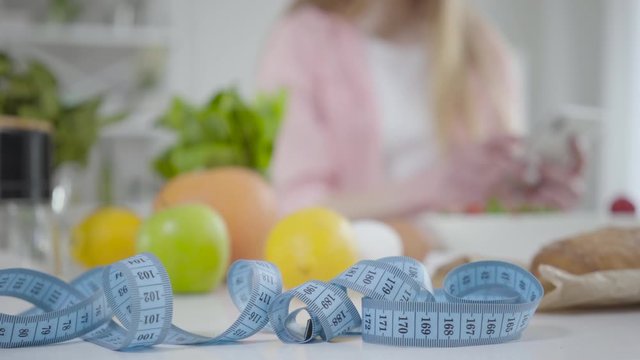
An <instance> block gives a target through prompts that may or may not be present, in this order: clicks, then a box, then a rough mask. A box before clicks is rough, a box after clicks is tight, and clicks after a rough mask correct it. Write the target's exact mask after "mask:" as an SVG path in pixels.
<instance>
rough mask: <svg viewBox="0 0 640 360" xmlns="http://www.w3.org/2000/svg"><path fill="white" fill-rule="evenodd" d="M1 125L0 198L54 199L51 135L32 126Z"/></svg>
mask: <svg viewBox="0 0 640 360" xmlns="http://www.w3.org/2000/svg"><path fill="white" fill-rule="evenodd" d="M4 125H5V126H0V200H4V199H14V200H32V201H42V200H48V199H50V198H51V169H52V162H51V156H52V150H51V149H52V144H51V134H50V133H49V132H47V131H43V130H42V129H41V128H34V127H30V126H6V123H5V124H4Z"/></svg>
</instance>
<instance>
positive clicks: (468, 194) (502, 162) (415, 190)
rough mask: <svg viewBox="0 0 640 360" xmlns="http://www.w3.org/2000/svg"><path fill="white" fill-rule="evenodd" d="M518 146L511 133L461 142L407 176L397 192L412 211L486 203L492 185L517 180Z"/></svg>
mask: <svg viewBox="0 0 640 360" xmlns="http://www.w3.org/2000/svg"><path fill="white" fill-rule="evenodd" d="M521 146H522V142H521V141H520V140H519V139H517V138H515V137H512V136H497V137H494V138H492V139H490V140H488V141H486V142H484V143H481V144H468V145H465V146H463V147H461V148H458V149H456V150H454V151H453V152H452V153H451V154H450V155H449V156H447V157H446V158H445V159H443V161H442V162H441V163H440V164H438V165H437V166H435V167H434V168H432V169H429V170H427V171H425V172H423V173H421V174H418V175H417V176H415V177H413V178H412V179H410V180H409V181H408V182H407V183H406V184H405V185H404V186H402V187H400V196H402V197H403V198H404V201H406V202H408V203H411V204H412V208H413V209H414V210H415V212H420V211H424V210H435V211H463V210H464V209H465V208H466V207H467V206H468V205H469V204H477V203H486V202H487V200H488V199H490V198H491V197H492V196H493V195H494V193H495V189H500V188H505V187H509V185H510V184H513V183H514V182H516V181H519V178H520V174H521V173H523V170H524V164H523V163H522V162H521V161H520V160H519V158H518V156H517V154H518V153H521V151H519V149H520V147H521Z"/></svg>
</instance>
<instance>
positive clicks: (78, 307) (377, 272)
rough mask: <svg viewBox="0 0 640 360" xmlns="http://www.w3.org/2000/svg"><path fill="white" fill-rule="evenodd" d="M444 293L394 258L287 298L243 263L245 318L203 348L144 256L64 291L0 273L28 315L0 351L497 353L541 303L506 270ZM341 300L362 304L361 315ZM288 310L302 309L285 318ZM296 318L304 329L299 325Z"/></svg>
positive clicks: (499, 267) (472, 274)
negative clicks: (334, 346) (183, 325)
mask: <svg viewBox="0 0 640 360" xmlns="http://www.w3.org/2000/svg"><path fill="white" fill-rule="evenodd" d="M444 284H445V288H444V289H441V290H436V291H435V292H434V291H433V290H432V289H431V283H430V280H429V278H428V277H427V276H426V272H425V270H424V267H423V266H422V264H421V263H419V262H417V261H415V260H413V259H409V258H405V257H393V258H384V259H381V260H377V261H370V260H364V261H360V262H359V263H357V264H355V265H353V266H351V267H350V268H349V269H347V270H346V271H344V272H343V273H342V274H340V275H339V276H338V277H337V278H335V279H334V280H332V281H330V282H328V283H325V282H320V281H310V282H307V283H305V284H303V285H301V286H298V287H296V288H294V289H292V290H291V291H288V292H284V293H282V280H281V277H280V273H279V271H278V269H277V268H276V267H275V266H274V265H273V264H271V263H268V262H264V261H244V260H241V261H237V262H235V263H234V264H233V265H232V266H231V268H230V269H229V272H228V277H227V285H228V290H229V293H230V296H231V298H232V300H233V303H234V304H235V305H236V307H237V308H238V309H239V311H240V316H239V317H238V318H237V320H236V321H235V322H234V323H233V324H232V325H231V326H230V327H229V328H228V329H227V330H225V331H224V332H223V333H222V334H220V335H219V336H216V337H214V338H209V337H204V336H200V335H196V334H192V333H190V332H188V331H186V330H183V329H180V328H178V327H177V326H175V325H172V323H171V320H172V315H173V314H172V313H173V293H172V290H171V286H170V282H169V278H168V275H167V273H166V271H165V269H164V267H163V266H162V264H161V263H160V262H159V261H158V259H157V258H155V257H154V256H153V255H150V254H140V255H136V256H134V257H131V258H129V259H125V260H122V261H119V262H117V263H115V264H112V265H110V266H108V267H106V268H104V269H95V270H92V271H90V272H88V273H86V274H84V275H82V276H81V277H79V278H78V279H76V280H74V281H72V282H71V283H69V284H67V283H65V282H63V281H61V280H59V279H57V278H55V277H52V276H49V275H47V274H43V273H40V272H37V271H33V270H26V269H7V270H0V296H12V297H16V298H20V299H23V300H26V301H28V302H31V303H32V304H34V305H35V307H34V308H33V309H31V310H28V311H26V312H24V313H22V314H19V315H8V314H2V313H0V348H13V347H27V346H36V345H45V344H52V343H57V342H62V341H66V340H70V339H74V338H78V337H81V338H82V339H84V340H86V341H90V342H92V343H95V344H97V345H100V346H103V347H106V348H109V349H112V350H127V349H132V348H139V347H147V346H153V345H157V344H175V345H191V344H223V343H230V342H235V341H238V340H242V339H245V338H247V337H250V336H252V335H254V334H255V333H257V332H259V331H260V330H263V329H265V328H266V327H268V326H269V325H268V324H269V322H270V325H271V327H272V328H273V331H274V332H275V333H276V335H277V336H278V338H280V339H281V340H282V341H284V342H287V343H306V342H309V341H312V340H314V339H318V338H319V339H323V340H325V341H329V340H331V339H333V338H335V337H337V336H340V335H346V334H356V333H359V332H361V334H362V338H363V340H364V341H365V342H370V343H379V344H389V345H398V346H428V347H451V346H464V345H481V344H493V343H500V342H505V341H509V340H513V339H516V338H518V337H519V336H520V335H521V334H522V332H523V331H524V329H525V328H526V327H527V325H528V322H529V320H530V318H531V316H532V315H533V313H534V312H535V310H536V308H537V305H538V303H539V301H540V298H541V297H542V295H543V290H542V286H541V285H540V283H539V282H538V280H537V279H536V278H535V277H534V276H533V275H532V274H531V273H529V272H528V271H526V270H524V269H522V268H519V267H517V266H515V265H511V264H508V263H504V262H477V263H472V264H467V265H463V266H461V267H458V268H456V269H454V270H453V271H452V272H451V273H449V274H448V275H447V277H446V278H445V282H444ZM348 289H350V290H353V291H355V292H358V293H360V294H362V295H363V296H364V297H363V299H362V315H360V313H359V312H358V310H357V309H356V306H355V305H354V304H353V302H352V301H351V299H350V297H349V296H348V293H347V291H348ZM294 298H297V299H298V300H300V301H301V302H302V303H304V305H305V307H302V308H299V309H295V310H293V311H290V304H291V302H292V300H293V299H294ZM303 313H306V314H307V316H308V320H307V321H306V326H301V325H299V324H298V321H297V318H298V317H300V316H301V314H303ZM114 318H115V319H117V320H118V322H119V323H118V322H116V321H114Z"/></svg>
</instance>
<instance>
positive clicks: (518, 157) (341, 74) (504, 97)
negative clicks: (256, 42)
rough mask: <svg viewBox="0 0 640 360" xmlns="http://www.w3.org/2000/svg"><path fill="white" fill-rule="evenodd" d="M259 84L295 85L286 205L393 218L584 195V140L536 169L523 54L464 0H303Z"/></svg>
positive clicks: (272, 45) (283, 176)
mask: <svg viewBox="0 0 640 360" xmlns="http://www.w3.org/2000/svg"><path fill="white" fill-rule="evenodd" d="M259 85H260V87H261V88H262V89H276V88H282V87H285V88H287V89H288V90H289V94H290V103H289V109H288V114H287V118H286V120H285V122H284V124H283V128H282V130H281V134H280V136H279V139H278V142H277V148H276V152H275V158H274V164H273V169H272V170H273V179H274V183H275V186H276V189H277V191H278V193H279V195H280V199H281V201H282V211H283V212H285V213H286V212H290V211H293V210H295V209H298V208H301V207H305V206H309V205H315V204H321V205H326V206H329V207H332V208H334V209H336V210H338V211H340V212H342V213H344V214H346V215H348V216H350V217H353V218H361V217H369V218H370V217H373V218H391V217H401V216H406V215H412V214H416V213H419V212H423V211H441V210H445V211H461V210H464V209H465V208H467V207H469V206H472V205H474V204H475V205H479V206H483V205H484V204H486V203H487V202H489V201H495V200H499V201H500V202H501V203H502V204H504V205H505V206H506V207H508V208H513V209H515V208H518V207H520V206H524V205H528V206H530V205H535V206H545V207H553V208H563V209H564V208H568V207H570V206H572V205H573V204H574V203H575V202H576V200H577V199H578V196H577V194H576V192H575V190H574V188H573V183H574V180H575V179H576V177H577V176H578V175H579V172H580V168H581V157H580V154H579V152H578V151H577V149H576V147H575V144H574V143H571V144H568V145H567V148H568V149H569V150H570V151H571V152H572V155H573V157H572V158H573V160H574V161H572V164H570V165H569V166H565V167H560V166H556V165H553V164H550V163H543V164H542V165H541V166H540V167H538V168H536V170H537V172H536V174H537V175H538V176H534V177H531V176H526V175H530V171H527V169H528V164H527V162H526V161H524V160H523V159H524V157H523V156H522V141H520V140H519V139H518V137H517V136H518V135H520V133H521V131H522V127H523V126H522V120H521V119H520V118H519V115H520V109H519V106H520V102H521V98H520V93H519V86H518V83H517V81H516V76H515V72H514V64H513V60H512V58H511V55H510V53H509V52H508V50H507V48H506V45H505V43H504V42H503V40H502V39H501V38H500V37H499V36H498V35H497V34H496V33H495V32H494V31H493V29H491V28H490V26H489V25H488V24H487V23H486V22H485V21H484V20H483V19H482V18H481V17H480V16H479V15H478V14H476V13H475V12H474V11H472V9H470V7H469V6H467V5H466V4H465V2H464V1H462V0H393V1H389V0H298V1H296V2H295V3H294V4H293V6H292V7H291V9H290V10H289V11H288V12H287V13H286V14H285V15H284V17H283V18H282V19H281V20H280V22H279V23H278V24H277V26H276V28H275V30H274V31H273V34H272V36H271V39H270V41H269V42H268V44H267V48H266V54H265V57H264V59H263V62H262V64H261V68H260V74H259ZM529 170H530V169H529Z"/></svg>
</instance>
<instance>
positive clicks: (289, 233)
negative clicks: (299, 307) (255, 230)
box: [265, 208, 358, 288]
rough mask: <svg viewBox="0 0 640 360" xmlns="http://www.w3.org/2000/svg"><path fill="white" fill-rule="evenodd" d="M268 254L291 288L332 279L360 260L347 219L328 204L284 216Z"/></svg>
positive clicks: (269, 242) (272, 238) (268, 243)
mask: <svg viewBox="0 0 640 360" xmlns="http://www.w3.org/2000/svg"><path fill="white" fill-rule="evenodd" d="M265 258H266V260H268V261H271V262H272V263H274V264H275V265H276V266H277V267H278V268H279V269H280V271H281V273H282V278H283V281H284V285H285V287H287V288H292V287H295V286H298V285H300V284H302V283H304V282H305V281H309V280H321V281H328V280H331V279H332V278H334V277H335V276H337V275H338V274H340V273H341V272H342V271H344V270H345V269H347V268H348V267H349V266H351V265H353V264H354V263H355V262H356V261H357V260H358V248H357V242H356V239H355V235H354V233H353V230H352V228H351V224H350V223H349V221H348V220H347V219H345V218H344V217H342V216H341V215H339V214H336V213H335V212H333V211H330V210H327V209H324V208H308V209H304V210H300V211H298V212H296V213H293V214H291V215H289V216H287V217H285V218H284V219H282V220H280V222H278V223H277V224H276V226H275V227H274V228H273V230H272V231H271V233H270V234H269V238H268V239H267V243H266V248H265Z"/></svg>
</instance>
